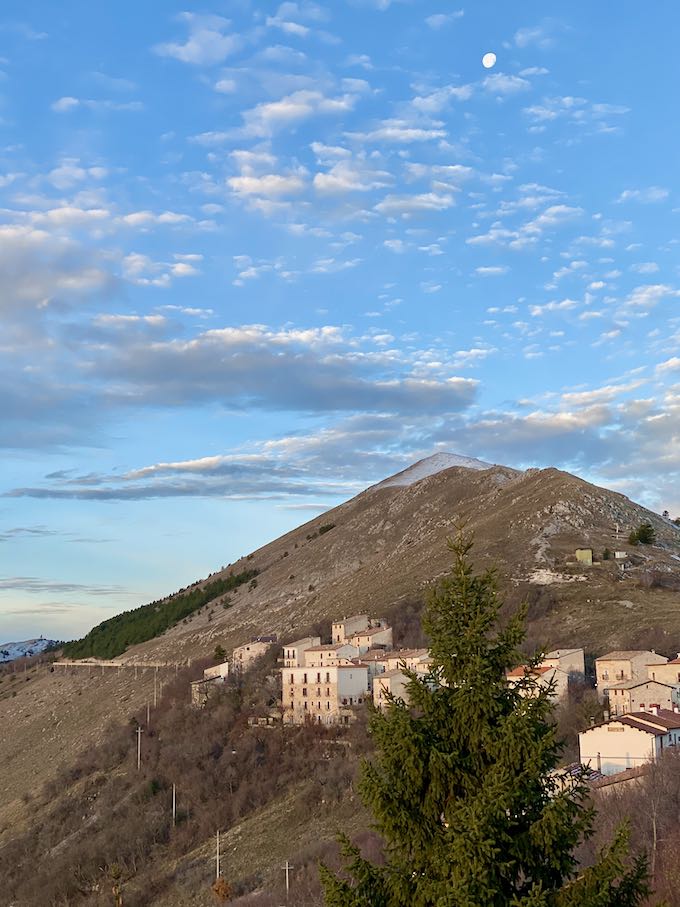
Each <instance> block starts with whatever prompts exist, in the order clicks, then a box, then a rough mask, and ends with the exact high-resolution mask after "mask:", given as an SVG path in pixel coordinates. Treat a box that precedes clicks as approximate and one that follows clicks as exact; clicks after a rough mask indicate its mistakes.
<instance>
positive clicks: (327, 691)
mask: <svg viewBox="0 0 680 907" xmlns="http://www.w3.org/2000/svg"><path fill="white" fill-rule="evenodd" d="M330 695H331V688H330V687H326V696H330Z"/></svg>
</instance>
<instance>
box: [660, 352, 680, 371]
mask: <svg viewBox="0 0 680 907" xmlns="http://www.w3.org/2000/svg"><path fill="white" fill-rule="evenodd" d="M656 370H657V372H680V358H678V357H677V356H672V357H671V358H670V359H666V361H665V362H660V363H659V364H658V365H657V367H656Z"/></svg>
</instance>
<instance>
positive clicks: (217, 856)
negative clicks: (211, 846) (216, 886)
mask: <svg viewBox="0 0 680 907" xmlns="http://www.w3.org/2000/svg"><path fill="white" fill-rule="evenodd" d="M219 877H220V830H219V828H218V829H217V844H216V846H215V880H216V881H217V880H219Z"/></svg>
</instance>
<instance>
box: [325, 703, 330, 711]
mask: <svg viewBox="0 0 680 907" xmlns="http://www.w3.org/2000/svg"><path fill="white" fill-rule="evenodd" d="M330 710H331V704H330V702H327V703H326V711H327V712H330Z"/></svg>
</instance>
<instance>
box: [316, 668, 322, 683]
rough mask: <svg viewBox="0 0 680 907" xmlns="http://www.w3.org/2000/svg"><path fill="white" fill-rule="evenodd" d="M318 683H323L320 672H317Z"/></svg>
mask: <svg viewBox="0 0 680 907" xmlns="http://www.w3.org/2000/svg"><path fill="white" fill-rule="evenodd" d="M316 682H317V683H321V672H320V671H317V672H316Z"/></svg>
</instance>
